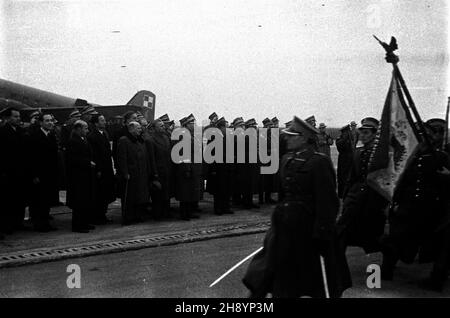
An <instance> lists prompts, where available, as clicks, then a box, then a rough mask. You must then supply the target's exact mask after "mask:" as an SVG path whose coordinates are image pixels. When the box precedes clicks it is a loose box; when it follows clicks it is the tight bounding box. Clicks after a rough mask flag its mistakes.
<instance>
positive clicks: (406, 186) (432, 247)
mask: <svg viewBox="0 0 450 318" xmlns="http://www.w3.org/2000/svg"><path fill="white" fill-rule="evenodd" d="M444 123H445V121H443V120H442V121H441V122H440V124H439V120H436V119H432V120H430V121H428V122H427V123H426V124H425V128H426V130H427V135H428V138H429V140H430V142H431V148H430V147H429V146H427V144H426V143H425V142H424V143H422V144H420V145H419V148H418V151H417V152H416V155H415V158H414V159H413V161H412V163H411V165H410V166H409V168H408V169H407V170H406V171H405V172H404V176H403V179H402V181H401V183H400V184H399V185H398V187H397V189H396V191H395V193H394V198H393V204H392V206H391V209H390V211H389V212H390V213H389V224H390V229H389V235H387V237H386V238H385V239H384V240H383V265H382V272H381V273H382V278H383V279H386V280H392V279H393V276H394V268H395V265H396V263H397V261H399V260H400V261H402V262H404V263H407V264H409V263H412V262H413V261H414V260H415V258H416V256H417V254H418V255H419V261H420V262H423V263H425V262H434V266H433V270H432V272H431V274H430V276H429V277H428V279H426V280H425V281H422V282H421V286H422V287H425V288H427V289H432V290H436V291H442V288H443V285H444V282H445V280H446V278H447V275H448V269H449V248H448V247H449V246H450V245H449V244H450V242H449V231H450V229H449V227H450V218H449V212H448V202H449V201H448V200H449V199H448V188H449V185H450V182H449V179H448V176H445V171H446V170H447V171H448V169H450V160H449V156H448V153H445V152H443V151H440V150H439V149H440V148H441V147H442V142H443V138H442V137H443V131H444V129H441V128H442V127H444V126H445V124H444ZM430 211H432V213H430Z"/></svg>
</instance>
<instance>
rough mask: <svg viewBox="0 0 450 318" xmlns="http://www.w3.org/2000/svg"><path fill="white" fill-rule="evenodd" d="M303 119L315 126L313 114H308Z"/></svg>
mask: <svg viewBox="0 0 450 318" xmlns="http://www.w3.org/2000/svg"><path fill="white" fill-rule="evenodd" d="M305 121H306V122H307V123H308V124H310V125H312V126H315V122H316V117H314V115H312V116H309V117H308V118H306V119H305Z"/></svg>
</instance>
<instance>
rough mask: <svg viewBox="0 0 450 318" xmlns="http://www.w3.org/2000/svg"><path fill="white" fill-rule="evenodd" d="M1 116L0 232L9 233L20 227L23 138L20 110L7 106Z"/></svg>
mask: <svg viewBox="0 0 450 318" xmlns="http://www.w3.org/2000/svg"><path fill="white" fill-rule="evenodd" d="M2 116H3V118H4V119H5V124H4V125H3V126H1V127H0V149H1V155H0V196H1V202H2V208H1V212H0V231H3V232H4V233H6V234H11V233H12V232H14V231H16V230H20V229H22V228H23V220H24V215H25V204H26V203H25V199H26V198H25V195H24V189H25V186H26V182H27V179H26V177H27V173H26V167H27V164H26V163H25V159H26V155H25V153H26V149H25V148H26V139H25V135H24V131H23V129H22V128H21V127H20V124H21V118H20V112H19V110H17V109H15V108H11V107H10V108H7V109H6V110H4V111H3V113H2Z"/></svg>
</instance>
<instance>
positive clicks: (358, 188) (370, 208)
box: [338, 117, 388, 253]
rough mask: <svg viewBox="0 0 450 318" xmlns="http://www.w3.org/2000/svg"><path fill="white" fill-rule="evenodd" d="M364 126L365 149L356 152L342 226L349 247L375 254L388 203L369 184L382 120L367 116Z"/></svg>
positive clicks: (378, 245)
mask: <svg viewBox="0 0 450 318" xmlns="http://www.w3.org/2000/svg"><path fill="white" fill-rule="evenodd" d="M361 123H362V126H361V127H360V128H359V133H360V136H361V141H362V143H363V146H362V147H360V148H357V149H356V152H355V156H354V159H353V165H352V168H351V171H350V176H349V179H348V181H347V186H346V190H345V192H346V193H347V195H346V196H345V199H344V205H343V209H342V215H341V217H340V218H339V221H338V226H339V231H340V234H341V235H342V238H343V240H344V242H345V244H346V246H359V247H362V248H363V249H364V251H365V252H366V253H372V252H377V251H380V250H381V246H380V238H381V236H382V235H383V234H384V226H385V223H386V217H385V209H386V208H387V205H388V202H387V200H386V199H384V198H383V197H382V196H381V195H380V194H379V193H378V192H376V191H375V190H373V189H372V188H370V187H369V186H368V185H367V181H366V178H367V173H368V169H369V164H370V157H371V154H372V151H373V144H374V141H375V136H376V132H377V129H378V125H379V121H378V120H377V119H375V118H372V117H367V118H364V119H363V120H362V122H361Z"/></svg>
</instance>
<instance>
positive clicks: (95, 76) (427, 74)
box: [0, 0, 449, 126]
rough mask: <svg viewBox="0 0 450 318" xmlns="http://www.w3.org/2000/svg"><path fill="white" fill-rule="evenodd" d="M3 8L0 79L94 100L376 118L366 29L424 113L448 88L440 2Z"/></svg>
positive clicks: (253, 113)
mask: <svg viewBox="0 0 450 318" xmlns="http://www.w3.org/2000/svg"><path fill="white" fill-rule="evenodd" d="M0 3H1V6H0V10H1V14H0V19H1V25H0V44H1V46H0V59H1V60H0V77H2V78H4V79H8V80H12V81H15V82H19V83H22V84H25V85H30V86H34V87H37V88H41V89H45V90H49V91H52V92H55V93H58V94H62V95H66V96H69V97H74V98H77V97H78V98H84V99H87V100H89V101H91V102H93V103H98V104H102V105H111V104H123V103H126V102H127V101H128V100H129V99H130V98H131V97H132V96H133V95H134V94H135V93H136V91H138V90H141V89H147V90H150V91H152V92H154V93H155V94H156V115H162V114H164V113H168V114H169V116H170V117H171V118H174V119H179V118H181V117H184V116H186V115H188V114H189V113H191V112H192V113H194V115H196V117H197V118H198V119H204V118H206V117H207V116H208V115H209V114H210V113H211V112H213V111H216V112H217V113H218V114H219V115H224V116H225V117H226V118H227V119H228V120H229V121H231V120H232V119H233V118H235V117H237V116H243V117H244V119H248V118H251V117H254V118H255V119H256V120H258V121H261V120H262V119H264V118H265V117H266V116H269V117H272V116H275V115H276V116H278V118H280V119H281V120H282V121H283V122H284V121H287V120H290V119H291V117H292V115H294V114H295V115H298V116H300V117H302V118H305V117H307V116H309V115H311V114H315V115H316V118H317V119H318V121H319V122H322V121H324V122H326V123H327V124H328V125H329V126H342V125H344V124H345V123H347V122H348V121H350V120H360V119H361V118H362V117H365V116H375V117H379V116H380V114H381V108H382V105H383V102H384V99H385V97H386V93H387V89H388V86H389V82H390V76H391V69H392V66H391V65H389V64H387V63H386V62H385V61H384V52H383V50H382V48H381V47H380V46H379V44H378V43H377V42H376V41H375V40H374V39H373V38H372V34H376V35H377V36H378V37H380V38H382V39H384V40H386V41H388V40H389V38H390V36H391V35H395V36H396V37H397V40H398V44H399V47H400V50H399V51H398V54H399V55H400V64H399V66H400V69H401V70H402V72H403V75H404V77H405V80H406V82H407V85H408V86H409V88H410V90H411V93H412V96H413V98H414V99H415V102H416V104H417V106H418V107H419V111H420V112H421V114H422V116H423V117H424V118H429V117H433V116H440V117H443V116H444V114H443V113H444V111H445V106H446V102H447V96H448V95H449V91H448V88H447V74H448V71H447V67H448V43H449V41H448V32H447V29H448V13H449V10H448V8H447V7H448V6H447V4H446V1H445V0H433V1H408V0H403V1H401V0H398V1H396V0H392V1H384V0H372V1H369V0H365V1H341V0H336V1H317V0H245V1H238V0H149V1H130V0H126V1H76V0H73V1H48V2H44V1H7V0H4V1H1V0H0ZM114 31H119V32H114Z"/></svg>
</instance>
